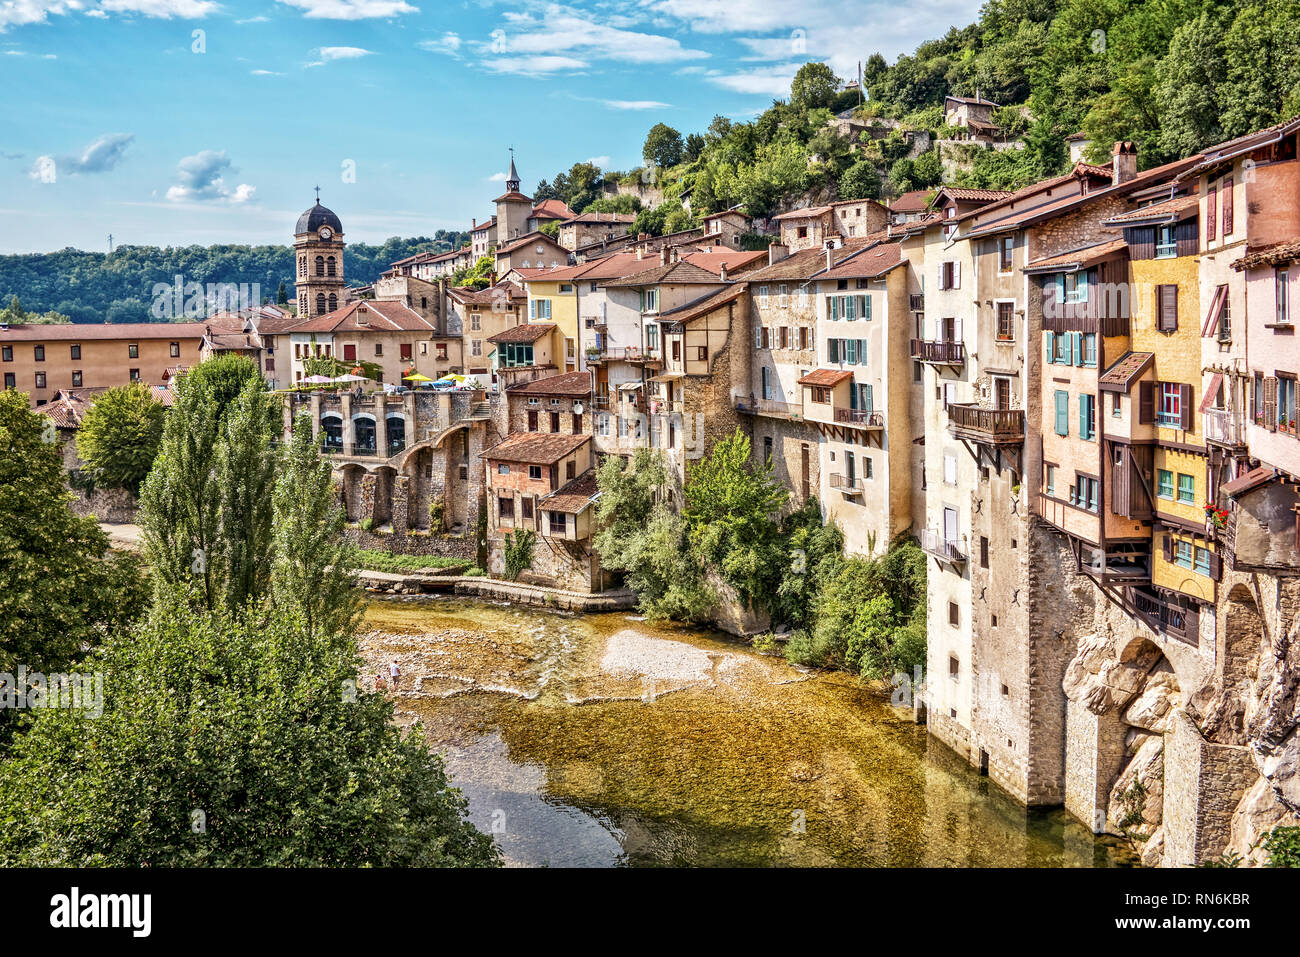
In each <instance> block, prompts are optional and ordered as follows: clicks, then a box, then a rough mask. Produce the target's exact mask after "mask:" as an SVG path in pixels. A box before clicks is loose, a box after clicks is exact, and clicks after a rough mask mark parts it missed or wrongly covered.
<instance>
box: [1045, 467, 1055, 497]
mask: <svg viewBox="0 0 1300 957" xmlns="http://www.w3.org/2000/svg"><path fill="white" fill-rule="evenodd" d="M1047 494H1048V495H1055V494H1056V466H1055V465H1049V466H1047Z"/></svg>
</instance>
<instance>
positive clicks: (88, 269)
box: [0, 231, 468, 322]
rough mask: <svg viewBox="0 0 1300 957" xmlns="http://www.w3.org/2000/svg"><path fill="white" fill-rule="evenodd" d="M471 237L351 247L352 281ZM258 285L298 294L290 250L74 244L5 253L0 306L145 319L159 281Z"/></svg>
mask: <svg viewBox="0 0 1300 957" xmlns="http://www.w3.org/2000/svg"><path fill="white" fill-rule="evenodd" d="M462 238H468V234H461V233H445V234H444V233H442V232H441V231H440V232H439V234H438V235H436V236H435V237H433V238H429V237H426V236H420V237H417V238H414V239H400V238H397V237H394V238H392V239H389V240H386V241H385V242H384V243H383V244H382V245H378V246H374V245H368V244H366V243H350V244H349V245H348V247H347V260H346V262H347V267H346V268H347V279H348V282H349V283H350V284H352V285H365V284H366V283H370V282H374V281H375V280H376V279H378V278H379V275H380V273H382V272H383V271H384V270H385V269H387V268H388V267H389V265H390V264H391V263H393V262H394V261H396V260H398V259H404V258H405V257H407V256H411V255H414V254H415V253H417V252H423V251H424V250H427V249H443V248H445V249H451V248H453V244H455V245H460V241H461V239H462ZM177 275H181V276H184V277H185V282H187V283H188V282H200V283H204V284H207V283H210V282H213V283H236V284H240V283H249V284H250V285H251V284H252V283H257V284H259V285H260V287H261V290H260V291H261V295H262V298H263V299H265V300H269V301H271V302H274V301H275V299H276V293H277V291H278V290H279V287H280V284H281V283H284V285H285V289H286V291H287V292H288V294H289V296H290V298H292V296H293V250H292V248H291V247H289V246H236V245H222V246H177V247H173V246H168V247H165V248H159V247H157V246H120V247H118V248H117V249H115V250H114V251H113V252H112V253H94V252H86V251H84V250H80V249H73V248H71V247H69V248H67V249H63V250H60V251H59V252H53V253H26V254H21V255H11V256H0V302H3V303H7V302H9V300H10V299H11V297H13V296H17V297H18V299H19V300H20V301H21V303H22V306H23V308H24V309H26V310H28V311H30V312H36V313H44V312H50V311H53V312H57V313H62V314H63V315H65V316H68V317H70V318H71V319H72V320H73V321H74V322H147V321H149V320H150V319H151V318H152V317H151V316H150V315H149V307H150V305H151V304H152V294H153V287H154V284H155V283H172V282H175V278H176V276H177Z"/></svg>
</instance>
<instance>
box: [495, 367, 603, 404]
mask: <svg viewBox="0 0 1300 957" xmlns="http://www.w3.org/2000/svg"><path fill="white" fill-rule="evenodd" d="M506 391H507V392H509V393H510V394H511V395H565V396H572V397H573V398H581V397H582V396H586V395H591V373H590V372H565V373H564V374H562V375H551V376H547V377H546V378H544V379H533V380H532V381H531V382H524V383H522V384H520V385H512V386H508V387H507V388H506Z"/></svg>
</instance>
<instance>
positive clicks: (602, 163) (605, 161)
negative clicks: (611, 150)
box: [584, 156, 609, 169]
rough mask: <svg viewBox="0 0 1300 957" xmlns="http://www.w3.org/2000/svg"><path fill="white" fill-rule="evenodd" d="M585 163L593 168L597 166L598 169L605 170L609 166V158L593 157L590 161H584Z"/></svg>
mask: <svg viewBox="0 0 1300 957" xmlns="http://www.w3.org/2000/svg"><path fill="white" fill-rule="evenodd" d="M584 162H587V163H590V164H591V165H592V166H595V167H596V168H597V169H604V168H605V167H606V166H608V165H609V157H608V156H593V157H591V158H590V159H587V160H584Z"/></svg>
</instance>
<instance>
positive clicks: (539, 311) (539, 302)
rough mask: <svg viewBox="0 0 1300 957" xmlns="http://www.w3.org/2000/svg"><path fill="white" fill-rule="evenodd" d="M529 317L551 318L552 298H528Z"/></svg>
mask: <svg viewBox="0 0 1300 957" xmlns="http://www.w3.org/2000/svg"><path fill="white" fill-rule="evenodd" d="M528 318H529V319H549V318H551V300H549V299H529V300H528Z"/></svg>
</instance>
